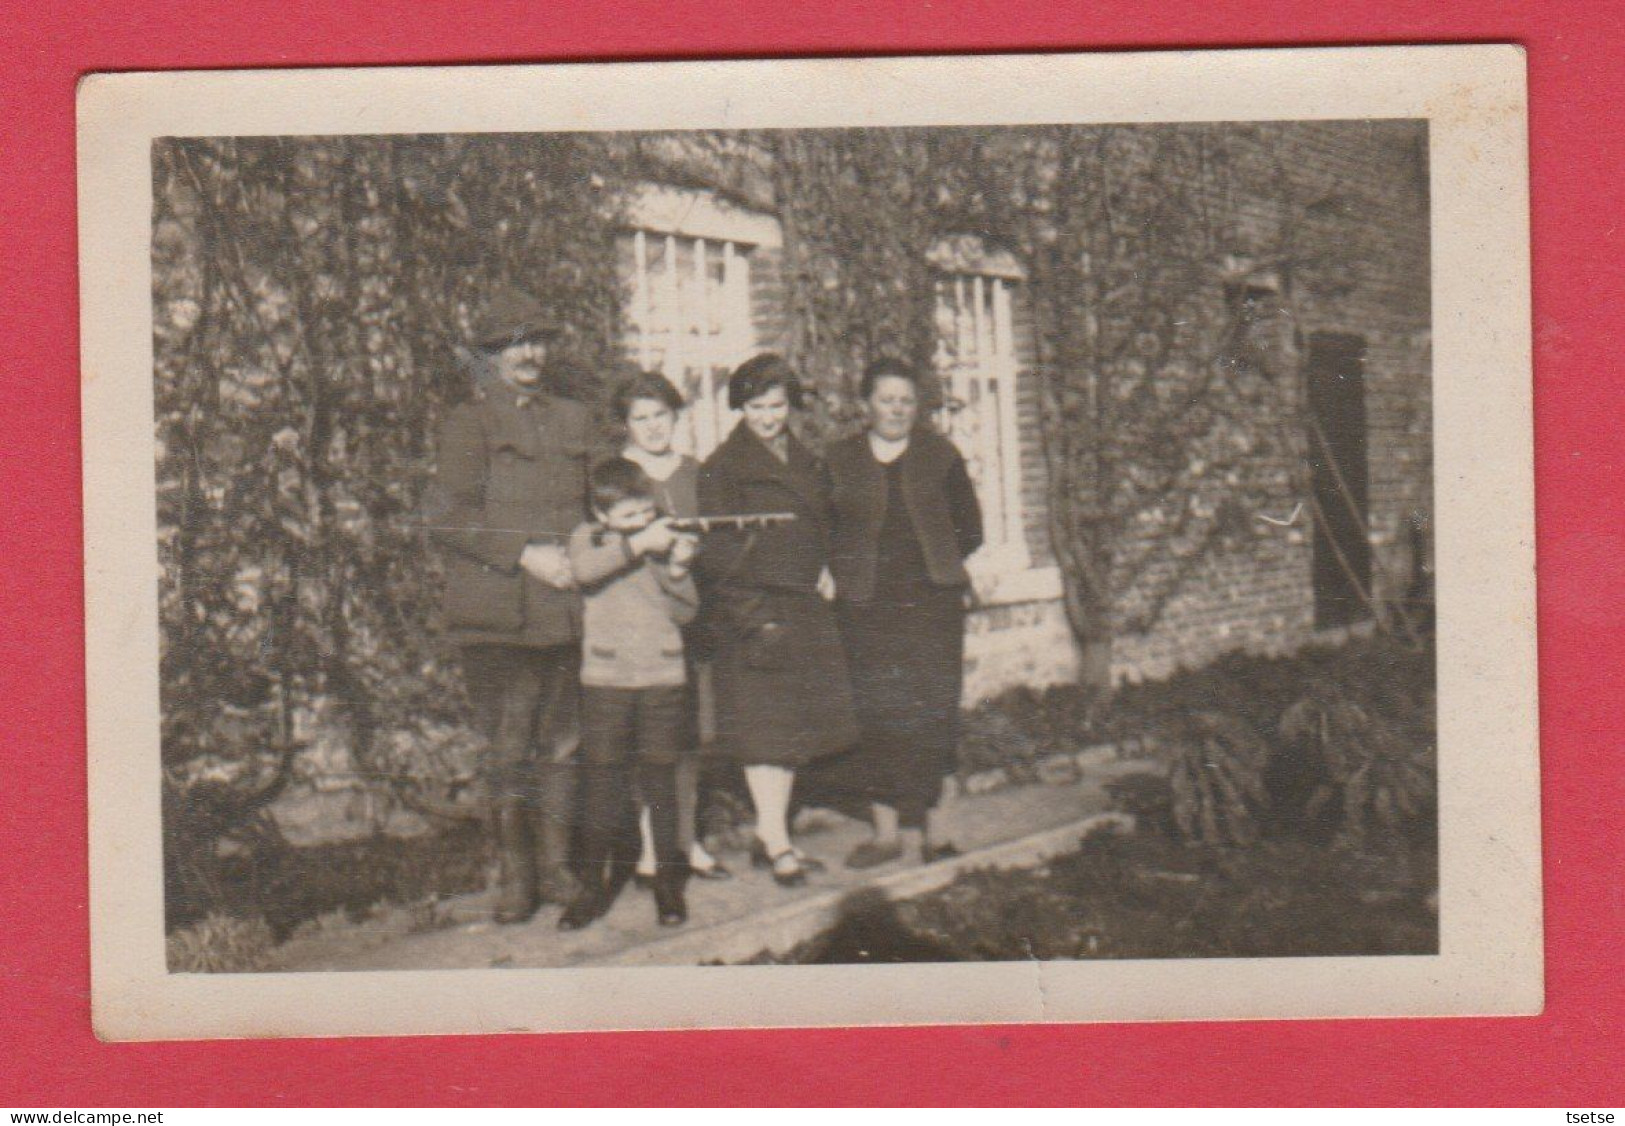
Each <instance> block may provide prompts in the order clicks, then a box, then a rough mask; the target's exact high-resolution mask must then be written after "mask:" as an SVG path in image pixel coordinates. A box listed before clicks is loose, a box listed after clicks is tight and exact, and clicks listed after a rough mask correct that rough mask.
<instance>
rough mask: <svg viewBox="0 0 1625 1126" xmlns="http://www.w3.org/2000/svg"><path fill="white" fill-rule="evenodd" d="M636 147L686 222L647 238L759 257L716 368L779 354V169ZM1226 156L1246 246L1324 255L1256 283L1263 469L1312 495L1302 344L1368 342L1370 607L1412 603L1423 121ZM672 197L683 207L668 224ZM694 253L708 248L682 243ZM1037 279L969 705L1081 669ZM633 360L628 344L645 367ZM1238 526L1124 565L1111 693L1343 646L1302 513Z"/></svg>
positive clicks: (1208, 188) (720, 155) (724, 141)
mask: <svg viewBox="0 0 1625 1126" xmlns="http://www.w3.org/2000/svg"><path fill="white" fill-rule="evenodd" d="M645 145H646V148H647V151H651V152H653V153H655V154H656V157H657V160H656V163H657V165H658V166H659V168H660V171H659V172H658V173H657V174H656V176H655V177H654V178H655V179H656V180H658V181H659V183H657V184H654V185H651V190H653V191H655V192H658V193H663V198H665V199H666V201H667V204H668V206H667V207H666V212H667V213H668V214H676V215H679V216H680V218H679V219H677V220H673V221H670V222H668V223H667V224H666V225H667V230H665V231H660V230H658V229H657V228H656V229H652V230H651V237H654V236H655V235H658V234H671V233H673V230H672V229H671V228H672V224H673V223H675V225H676V227H678V228H681V229H679V230H678V231H677V232H676V233H679V234H682V235H683V237H689V236H692V235H694V234H695V233H696V232H698V233H699V234H701V235H703V236H704V237H705V238H708V239H709V240H710V242H709V243H707V244H706V245H707V246H709V247H711V250H709V251H707V252H708V253H714V252H715V246H716V245H717V244H718V240H728V246H729V248H730V249H729V253H730V254H736V255H738V256H739V257H742V258H745V259H748V272H749V294H748V308H749V322H750V323H749V332H748V334H738V333H736V334H735V336H733V337H730V338H728V341H727V342H722V341H723V337H722V336H721V335H719V336H717V337H716V340H717V341H719V343H717V344H716V345H715V347H716V349H718V351H717V356H716V362H717V363H718V365H719V367H718V370H719V371H720V370H723V369H725V367H726V366H727V365H729V364H732V363H737V362H738V361H739V360H741V359H743V358H745V353H748V352H754V351H757V350H763V349H774V350H783V349H785V348H786V346H787V344H788V340H789V335H790V331H791V327H792V326H791V324H790V313H789V310H788V308H787V301H788V287H787V282H786V279H785V276H784V251H783V241H782V240H783V231H782V228H779V227H778V226H777V224H776V218H775V217H776V205H775V201H774V199H773V194H772V187H771V182H772V181H771V175H770V167H769V164H768V162H769V159H770V158H769V157H768V156H767V154H766V153H764V152H763V151H761V150H759V149H756V148H753V147H752V146H751V145H749V144H748V143H745V142H742V141H740V140H738V139H736V138H734V137H732V136H729V135H698V136H695V135H680V134H671V135H663V136H659V137H656V138H653V139H647V138H646V139H645ZM1229 145H1230V148H1231V151H1232V161H1231V165H1230V175H1229V177H1228V178H1227V179H1226V180H1225V181H1224V182H1223V183H1222V184H1221V183H1220V182H1219V181H1218V180H1217V179H1215V180H1214V181H1213V182H1212V183H1202V184H1197V185H1194V188H1195V190H1196V191H1198V192H1199V193H1201V194H1202V195H1203V198H1204V200H1205V202H1206V204H1207V205H1208V206H1209V207H1211V208H1212V209H1213V210H1214V211H1215V213H1217V214H1219V215H1220V216H1221V217H1222V218H1223V219H1224V220H1226V221H1227V222H1228V223H1229V224H1230V225H1231V226H1232V227H1233V228H1234V229H1235V230H1236V231H1237V232H1239V244H1238V245H1239V246H1240V248H1241V249H1242V250H1243V251H1246V250H1248V249H1252V250H1253V251H1255V252H1256V253H1257V255H1258V257H1259V258H1260V259H1261V260H1262V259H1267V258H1269V256H1270V251H1271V248H1272V247H1275V246H1278V245H1279V244H1280V243H1281V242H1282V240H1283V224H1284V223H1287V222H1291V223H1294V224H1296V227H1295V228H1294V238H1295V239H1296V241H1297V242H1298V243H1300V244H1303V245H1308V246H1312V247H1317V248H1321V249H1322V250H1324V251H1325V253H1322V254H1320V255H1319V256H1318V257H1317V256H1308V257H1307V258H1306V259H1305V260H1304V261H1301V262H1296V263H1293V264H1292V267H1291V269H1290V270H1281V269H1276V270H1273V271H1271V272H1269V273H1268V275H1267V276H1260V278H1258V279H1257V281H1258V283H1259V287H1260V289H1261V291H1262V292H1264V293H1265V294H1266V295H1267V294H1268V293H1269V292H1270V288H1271V287H1274V291H1275V298H1274V299H1272V300H1271V302H1270V303H1271V305H1272V315H1271V318H1270V321H1269V324H1268V325H1267V328H1266V332H1267V335H1268V338H1269V344H1270V346H1269V348H1268V349H1267V353H1268V355H1269V365H1270V367H1271V369H1272V378H1273V380H1274V382H1275V385H1276V390H1277V397H1276V398H1275V399H1274V400H1273V401H1274V402H1275V404H1276V408H1277V411H1278V413H1277V414H1276V415H1275V416H1274V417H1260V418H1259V419H1258V420H1257V425H1258V426H1260V427H1273V428H1282V427H1284V428H1286V429H1288V430H1290V431H1293V434H1294V438H1293V444H1289V446H1288V447H1287V449H1286V451H1285V452H1281V453H1278V454H1276V455H1274V461H1273V463H1272V464H1270V465H1267V466H1261V467H1260V468H1262V469H1263V470H1265V471H1267V472H1268V473H1270V474H1272V475H1274V476H1275V477H1276V478H1278V479H1279V482H1280V486H1281V495H1282V496H1283V497H1286V498H1293V497H1296V498H1299V499H1304V494H1305V492H1306V489H1307V484H1306V482H1307V475H1306V473H1305V471H1304V462H1305V457H1306V456H1307V455H1308V453H1309V452H1310V450H1309V439H1308V437H1307V434H1306V433H1305V432H1304V429H1305V428H1304V426H1303V424H1302V421H1301V419H1300V418H1299V414H1300V413H1301V411H1302V410H1303V408H1304V405H1305V375H1304V370H1303V369H1304V365H1305V363H1306V361H1307V352H1308V349H1309V348H1310V346H1311V343H1312V341H1313V340H1314V339H1316V336H1317V334H1324V333H1336V334H1341V335H1342V336H1344V337H1357V338H1359V340H1360V341H1361V342H1363V345H1364V365H1363V372H1362V375H1363V381H1364V393H1365V420H1364V421H1365V430H1366V443H1367V448H1368V451H1369V456H1368V468H1369V490H1368V506H1369V540H1370V545H1371V555H1372V568H1371V570H1372V576H1371V577H1372V587H1373V593H1374V595H1375V598H1376V600H1377V601H1378V602H1379V603H1383V602H1390V601H1393V600H1397V599H1401V598H1403V597H1404V595H1405V593H1406V590H1407V588H1408V586H1409V584H1410V582H1411V580H1412V576H1413V572H1414V570H1415V567H1416V563H1417V561H1416V559H1415V555H1416V553H1417V551H1418V550H1421V551H1423V552H1424V553H1425V552H1426V550H1427V548H1426V546H1425V545H1426V544H1427V543H1428V542H1429V539H1430V537H1429V530H1428V519H1429V515H1430V513H1431V468H1432V463H1431V418H1430V398H1429V388H1430V376H1429V371H1430V366H1429V365H1430V356H1429V300H1430V298H1429V261H1428V203H1427V165H1426V133H1425V126H1424V125H1422V124H1420V123H1412V122H1374V123H1368V122H1312V123H1272V124H1265V125H1258V126H1252V127H1248V128H1246V130H1245V131H1244V132H1241V133H1239V134H1238V136H1237V137H1235V138H1232V139H1230V141H1229ZM1283 165H1285V166H1288V167H1290V168H1291V169H1292V170H1293V177H1294V181H1295V183H1296V184H1298V185H1299V188H1300V192H1302V191H1303V190H1304V189H1305V188H1306V189H1307V194H1306V195H1305V197H1304V202H1305V206H1304V207H1302V208H1300V209H1299V210H1298V212H1297V213H1289V211H1288V210H1287V209H1283V207H1282V206H1281V203H1280V199H1279V198H1278V196H1279V193H1278V191H1277V190H1276V181H1277V180H1278V178H1279V176H1280V169H1281V167H1282V166H1283ZM673 199H676V200H686V201H688V203H687V204H685V205H684V206H683V207H681V208H678V209H676V210H675V211H673V209H672V207H671V206H669V204H670V202H671V201H672V200H673ZM648 211H649V209H648V208H645V209H643V211H641V212H640V211H639V209H638V208H634V214H635V215H639V214H645V218H643V219H639V220H638V222H640V223H646V224H647V223H653V222H654V220H650V219H648V218H647V216H646V213H647V212H648ZM702 211H703V212H704V214H703V216H702V215H701V212H702ZM697 216H698V218H696V217H697ZM730 216H731V217H732V218H730ZM736 220H737V222H735V221H736ZM685 223H686V224H688V225H687V227H686V228H685V227H683V224H685ZM736 231H737V233H736ZM764 232H766V233H764ZM750 239H754V240H755V241H754V242H752V241H750ZM696 245H697V244H696ZM689 253H690V255H691V257H692V256H693V255H694V254H697V253H699V252H698V251H696V250H693V249H692V247H690V250H689ZM684 268H685V269H687V268H688V267H686V266H685V267H684ZM696 268H698V267H696ZM735 269H736V270H737V267H735ZM643 284H645V285H648V284H651V283H647V282H646V283H643ZM719 284H721V283H719ZM1026 284H1027V283H1026V282H1025V281H1024V280H1013V281H1012V282H1011V283H1010V287H1009V288H1010V294H1011V296H1010V314H1011V318H1010V319H1011V328H1012V332H1011V337H1012V340H1011V342H1010V343H1011V346H1012V350H1013V353H1014V362H1015V369H1016V372H1015V381H1014V382H1015V386H1014V391H1013V394H1012V395H1011V398H1010V400H1009V401H1010V402H1011V403H1012V404H1013V407H1014V411H1015V417H1016V432H1017V434H1018V436H1019V437H1018V442H1019V449H1018V450H1017V451H1016V452H1015V457H1016V460H1017V467H1016V473H1015V478H1016V479H1017V481H1018V484H1017V488H1016V491H1017V492H1018V493H1019V499H1018V501H1017V502H1016V503H1019V505H1020V510H1021V516H1022V521H1023V530H1024V533H1025V534H1024V547H1025V552H1024V555H1025V558H1024V559H1023V560H1022V565H1021V566H1020V567H1019V568H1018V569H1014V570H1012V569H1010V568H1009V567H1008V566H1006V567H1005V569H1004V570H1002V571H1001V570H998V569H995V570H993V571H985V570H984V571H983V572H982V573H980V574H979V575H978V584H977V585H978V588H979V591H980V592H981V594H982V595H983V605H982V607H981V608H979V609H978V610H976V611H975V612H973V614H972V615H971V618H970V621H969V623H968V627H967V668H966V697H967V701H975V700H978V699H983V698H986V697H988V696H992V695H995V694H997V693H998V692H1000V691H1002V690H1004V689H1006V688H1010V687H1013V686H1016V685H1028V686H1033V687H1040V686H1043V685H1046V684H1053V683H1059V682H1065V681H1067V680H1070V679H1072V678H1073V677H1074V676H1075V673H1076V661H1077V658H1076V653H1075V646H1074V643H1073V640H1072V634H1071V631H1070V629H1069V628H1068V625H1067V621H1066V616H1065V613H1064V611H1063V608H1062V603H1061V601H1060V598H1061V577H1060V575H1059V572H1058V571H1057V569H1056V566H1055V557H1054V553H1053V551H1052V550H1051V547H1050V540H1049V528H1048V506H1049V504H1050V502H1051V498H1050V495H1049V489H1048V482H1047V479H1046V473H1045V464H1044V459H1043V451H1042V448H1041V442H1040V435H1039V426H1038V412H1039V396H1038V383H1037V380H1038V378H1039V376H1038V373H1037V370H1036V369H1037V364H1038V355H1039V347H1038V345H1039V342H1038V341H1037V340H1035V338H1034V326H1033V317H1032V310H1031V307H1030V303H1029V302H1028V301H1027V300H1025V296H1026V295H1025V293H1024V287H1025V285H1026ZM1224 300H1225V293H1224V291H1223V289H1222V288H1221V287H1219V286H1218V285H1215V289H1214V293H1213V301H1214V302H1215V303H1221V302H1223V301H1224ZM672 315H674V316H675V315H677V314H672ZM684 315H690V314H684ZM693 315H696V316H698V315H699V314H693ZM651 316H652V314H651ZM728 348H732V349H733V351H732V352H729V351H728ZM637 350H638V345H637V343H636V342H635V341H634V340H633V338H631V337H629V341H628V351H629V352H630V353H632V354H633V355H634V358H637ZM718 387H720V384H718ZM702 452H703V451H702ZM1006 503H1010V501H1009V499H1008V498H1007V501H1006ZM1291 508H1292V504H1291V503H1287V504H1286V505H1285V506H1284V509H1283V511H1281V512H1279V513H1267V514H1265V515H1270V516H1274V517H1277V518H1284V517H1286V516H1287V515H1288V513H1289V512H1290V510H1291ZM1246 515H1247V516H1248V517H1249V526H1248V532H1247V534H1246V535H1244V536H1242V537H1241V538H1240V540H1239V542H1238V541H1236V540H1234V539H1232V540H1231V541H1227V542H1226V543H1224V544H1223V545H1221V548H1220V549H1218V550H1209V551H1205V552H1203V553H1201V554H1200V555H1199V556H1197V557H1194V558H1184V557H1181V556H1179V555H1178V553H1176V552H1166V551H1165V552H1162V553H1160V554H1158V553H1157V552H1155V551H1153V552H1152V556H1153V558H1152V559H1151V560H1150V562H1149V563H1147V564H1145V565H1144V566H1136V567H1134V568H1133V569H1132V573H1129V569H1127V568H1125V574H1124V575H1123V577H1122V579H1121V589H1120V591H1118V592H1117V593H1116V594H1115V595H1114V600H1115V601H1116V602H1117V603H1118V604H1119V606H1118V610H1119V613H1120V617H1121V622H1120V624H1119V628H1118V630H1117V632H1116V634H1115V635H1114V638H1113V654H1112V673H1113V677H1114V679H1119V680H1134V679H1140V678H1144V677H1157V676H1163V675H1166V674H1168V673H1170V672H1172V671H1174V670H1175V669H1177V668H1179V667H1181V666H1195V665H1200V664H1202V663H1205V662H1206V661H1208V660H1211V659H1213V658H1214V657H1217V656H1219V655H1221V654H1223V653H1225V652H1227V651H1230V650H1234V649H1249V650H1259V651H1269V652H1287V651H1291V650H1293V649H1295V648H1298V647H1300V646H1301V645H1303V644H1305V643H1307V642H1309V641H1312V640H1314V639H1316V638H1317V637H1335V636H1339V635H1340V634H1341V633H1343V632H1345V631H1343V630H1330V631H1328V630H1324V629H1321V628H1319V627H1317V622H1316V594H1315V585H1314V584H1315V579H1314V573H1313V565H1314V551H1315V544H1314V536H1313V534H1312V531H1311V527H1310V518H1309V516H1308V515H1307V514H1300V517H1299V519H1298V520H1297V522H1296V523H1294V524H1292V525H1291V526H1288V527H1280V526H1278V525H1275V524H1271V523H1268V522H1266V521H1263V520H1260V519H1256V518H1253V517H1255V516H1256V515H1257V514H1252V513H1249V514H1246ZM1146 546H1149V541H1148V542H1147V543H1144V544H1142V543H1137V542H1135V540H1134V536H1133V534H1132V533H1131V534H1130V535H1129V536H1127V537H1125V539H1124V541H1123V542H1122V543H1121V544H1120V545H1119V548H1120V551H1121V554H1122V555H1123V557H1124V558H1125V559H1129V558H1133V557H1135V556H1136V555H1137V554H1139V552H1140V549H1142V548H1144V547H1146ZM1017 554H1018V555H1019V554H1023V553H1019V552H1018V553H1017ZM1355 628H1360V627H1358V626H1356V627H1355Z"/></svg>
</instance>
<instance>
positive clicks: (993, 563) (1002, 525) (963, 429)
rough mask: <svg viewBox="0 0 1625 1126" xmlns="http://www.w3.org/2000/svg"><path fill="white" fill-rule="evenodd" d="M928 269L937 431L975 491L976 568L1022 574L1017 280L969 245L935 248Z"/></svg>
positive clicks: (1004, 258)
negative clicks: (938, 400) (939, 389)
mask: <svg viewBox="0 0 1625 1126" xmlns="http://www.w3.org/2000/svg"><path fill="white" fill-rule="evenodd" d="M931 263H932V265H934V266H936V268H937V270H938V275H937V279H936V282H935V285H936V328H937V333H936V337H937V345H936V367H937V373H938V374H939V375H940V376H941V378H942V381H943V390H944V405H943V408H942V410H941V411H940V412H939V413H938V425H939V426H940V427H941V428H942V431H943V433H945V434H947V435H948V437H949V438H951V439H952V440H953V442H954V444H955V445H956V446H958V447H959V451H960V453H962V454H963V455H964V456H965V461H966V464H967V465H968V467H969V469H970V476H971V480H972V481H973V482H974V483H975V485H976V496H977V500H978V501H979V502H980V503H981V506H982V522H983V525H984V528H985V538H986V545H985V546H984V548H983V550H982V551H981V552H980V553H979V555H981V556H982V560H981V562H982V563H983V564H984V565H987V566H990V567H995V568H997V569H1000V570H1016V569H1021V568H1024V567H1026V566H1027V565H1028V554H1027V537H1026V528H1025V524H1024V521H1023V515H1022V504H1021V445H1020V442H1021V432H1020V425H1019V422H1018V419H1017V414H1016V410H1017V408H1016V380H1017V376H1018V373H1019V370H1020V367H1019V363H1018V361H1017V356H1016V346H1015V317H1014V315H1013V310H1014V303H1015V300H1016V297H1017V293H1018V287H1019V285H1020V283H1021V280H1022V277H1023V275H1022V272H1021V269H1020V267H1019V265H1018V264H1017V263H1016V262H1015V260H1014V259H1013V258H1012V257H1011V256H1010V255H1008V254H1006V253H1003V252H989V251H988V250H987V249H986V248H985V247H983V246H982V244H981V241H980V240H979V239H974V238H968V237H967V238H960V239H954V240H944V241H943V242H941V243H939V244H938V245H937V246H936V247H935V248H933V250H932V253H931Z"/></svg>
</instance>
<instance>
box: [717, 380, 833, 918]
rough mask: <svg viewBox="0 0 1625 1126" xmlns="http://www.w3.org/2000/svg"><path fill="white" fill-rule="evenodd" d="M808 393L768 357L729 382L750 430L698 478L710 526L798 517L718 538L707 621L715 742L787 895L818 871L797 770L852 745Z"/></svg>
mask: <svg viewBox="0 0 1625 1126" xmlns="http://www.w3.org/2000/svg"><path fill="white" fill-rule="evenodd" d="M801 399H802V393H801V383H800V380H799V379H798V378H797V377H796V374H795V372H794V371H792V370H791V368H790V366H789V364H788V363H786V362H785V361H784V360H783V359H782V358H781V357H779V356H777V355H774V354H772V353H764V354H762V355H759V356H756V357H754V358H753V359H751V360H747V361H746V362H745V363H743V364H741V365H740V366H739V368H738V370H736V371H735V372H734V373H733V376H732V377H731V378H730V380H729V381H728V405H729V407H730V408H732V409H734V410H738V411H741V412H743V415H744V417H743V419H742V421H741V423H740V424H739V425H738V426H736V427H734V429H733V431H732V433H731V434H730V435H729V436H728V439H727V440H726V441H725V442H723V443H722V445H721V446H719V447H718V448H717V449H716V451H715V452H714V453H712V455H711V456H710V457H709V458H707V459H706V461H705V464H704V465H703V466H702V467H701V468H700V481H699V507H700V514H701V515H702V516H712V515H729V514H734V513H752V512H789V513H793V514H794V515H795V520H794V521H792V522H789V523H784V524H777V525H773V526H770V527H766V528H758V529H749V530H720V529H719V530H716V531H713V532H711V533H710V534H709V535H707V536H706V537H705V540H704V542H703V544H702V546H701V551H700V559H699V564H700V577H701V581H702V591H701V599H702V608H701V614H702V618H703V619H704V620H705V622H706V623H707V625H706V632H707V633H708V634H709V640H710V644H711V646H712V648H713V652H714V661H713V665H712V670H713V672H712V676H713V680H714V682H715V686H716V705H717V741H718V744H719V746H720V749H721V750H722V752H723V753H724V754H727V755H729V756H731V757H733V758H735V759H736V760H738V761H739V762H740V763H741V764H742V765H743V767H744V773H745V783H746V786H747V788H748V789H749V791H750V796H751V802H752V804H753V805H754V806H755V811H756V842H755V846H754V848H753V850H752V852H753V860H754V861H755V862H756V863H757V864H758V865H762V866H771V868H772V870H773V878H774V879H775V880H777V881H778V882H779V883H780V884H781V885H784V886H787V887H789V886H795V885H797V884H801V883H804V882H805V881H806V874H807V872H808V871H809V870H811V869H813V868H816V867H818V865H817V862H816V861H814V860H812V858H810V857H808V856H806V855H805V854H803V853H802V852H801V851H800V850H798V849H797V848H796V847H795V846H794V844H793V843H792V842H791V840H790V830H789V812H790V798H791V791H792V789H793V788H794V785H795V772H796V769H797V768H798V767H801V766H804V765H805V764H807V763H809V762H812V761H813V760H815V759H818V758H821V757H823V756H826V755H829V754H833V753H835V752H838V751H841V750H843V749H845V748H846V747H847V746H848V745H849V744H850V743H851V742H852V740H853V739H854V738H855V737H856V734H857V726H856V722H855V720H854V717H853V712H852V700H851V690H850V686H849V682H848V679H847V670H846V659H845V656H844V654H843V651H842V646H841V638H840V634H839V632H838V630H837V629H836V625H835V616H834V613H833V611H832V610H831V608H830V604H829V600H830V599H831V598H832V597H833V596H834V583H833V580H832V579H831V576H830V572H829V568H828V562H829V498H828V494H827V492H826V491H825V480H824V476H823V473H822V471H821V468H820V466H819V464H818V462H817V461H816V460H815V459H814V457H813V455H812V454H811V453H810V452H808V450H807V448H806V447H805V446H803V445H802V444H801V443H800V442H799V441H797V440H796V439H795V437H794V436H793V435H791V433H790V429H789V420H790V411H791V409H792V408H794V407H798V406H800V405H801Z"/></svg>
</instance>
